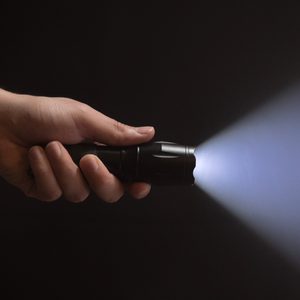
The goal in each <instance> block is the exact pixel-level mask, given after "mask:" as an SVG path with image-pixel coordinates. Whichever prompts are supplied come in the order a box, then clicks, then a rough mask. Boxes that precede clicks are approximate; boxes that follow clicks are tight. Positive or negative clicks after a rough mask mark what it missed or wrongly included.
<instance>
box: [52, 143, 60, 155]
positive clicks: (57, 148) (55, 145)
mask: <svg viewBox="0 0 300 300" xmlns="http://www.w3.org/2000/svg"><path fill="white" fill-rule="evenodd" d="M51 148H52V151H53V152H54V153H55V155H56V156H57V157H59V156H60V155H61V148H60V145H59V144H58V143H56V142H55V143H52V144H51Z"/></svg>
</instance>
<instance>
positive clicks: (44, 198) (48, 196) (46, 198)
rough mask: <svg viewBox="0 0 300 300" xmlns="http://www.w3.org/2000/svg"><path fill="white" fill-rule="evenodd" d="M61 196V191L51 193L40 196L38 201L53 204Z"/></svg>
mask: <svg viewBox="0 0 300 300" xmlns="http://www.w3.org/2000/svg"><path fill="white" fill-rule="evenodd" d="M61 196H62V192H61V191H59V190H58V191H53V192H51V193H48V194H45V195H42V196H41V197H40V200H42V201H45V202H53V201H56V200H58V199H59V198H60V197H61Z"/></svg>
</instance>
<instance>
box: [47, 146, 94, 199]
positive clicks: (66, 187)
mask: <svg viewBox="0 0 300 300" xmlns="http://www.w3.org/2000/svg"><path fill="white" fill-rule="evenodd" d="M46 154H47V157H48V159H49V162H50V164H51V167H52V169H53V172H54V174H55V177H56V180H57V181H58V184H59V185H60V187H61V189H62V191H63V194H64V197H65V198H66V199H67V200H69V201H71V202H82V201H84V200H85V199H86V198H87V197H88V195H89V188H88V185H87V184H86V182H85V179H84V178H83V176H82V174H81V171H80V169H79V168H78V166H77V165H76V164H75V163H74V162H73V160H72V158H71V157H70V155H69V153H68V151H67V150H66V149H65V148H64V147H63V145H62V144H61V143H60V142H57V141H53V142H50V143H49V144H48V145H47V146H46Z"/></svg>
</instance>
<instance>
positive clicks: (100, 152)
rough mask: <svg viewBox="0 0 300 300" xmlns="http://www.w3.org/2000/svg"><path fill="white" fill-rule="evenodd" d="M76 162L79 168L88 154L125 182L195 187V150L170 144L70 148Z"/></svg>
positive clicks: (71, 146) (86, 145) (91, 145)
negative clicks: (81, 160) (97, 158)
mask: <svg viewBox="0 0 300 300" xmlns="http://www.w3.org/2000/svg"><path fill="white" fill-rule="evenodd" d="M66 149H67V150H68V152H69V153H70V155H71V157H72V159H73V161H74V162H75V163H76V164H79V161H80V159H81V158H82V157H83V156H84V155H86V154H94V155H96V156H97V157H99V159H100V160H101V161H102V162H103V163H104V164H105V166H106V167H107V168H108V170H109V171H110V172H111V173H112V174H114V175H115V176H116V177H118V178H119V179H120V180H121V181H123V182H128V183H130V182H148V183H151V184H156V185H182V184H183V185H189V184H193V183H194V176H193V170H194V168H195V164H196V159H195V156H194V148H193V147H189V146H183V145H178V144H174V143H170V142H153V143H147V144H141V145H135V146H129V147H112V146H102V145H96V144H77V145H66Z"/></svg>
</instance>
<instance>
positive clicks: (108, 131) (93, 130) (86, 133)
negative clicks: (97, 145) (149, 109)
mask: <svg viewBox="0 0 300 300" xmlns="http://www.w3.org/2000/svg"><path fill="white" fill-rule="evenodd" d="M77 128H79V130H80V132H81V134H82V137H83V138H84V139H89V140H92V141H98V142H101V143H105V144H108V145H118V146H121V145H133V144H140V143H145V142H148V141H149V140H151V139H152V138H153V136H154V128H153V127H151V126H144V127H132V126H128V125H125V124H123V123H120V122H118V121H116V120H114V119H111V118H109V117H107V116H105V115H104V114H102V113H100V112H98V111H96V110H95V109H93V108H91V107H89V106H87V108H86V109H85V110H81V111H80V115H79V118H78V124H77Z"/></svg>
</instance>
